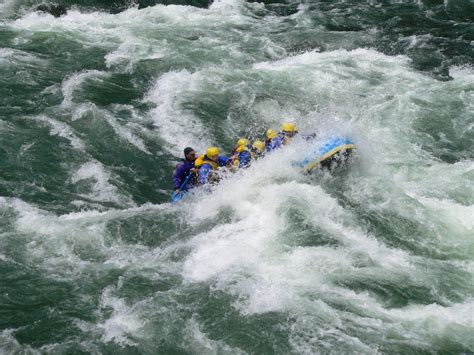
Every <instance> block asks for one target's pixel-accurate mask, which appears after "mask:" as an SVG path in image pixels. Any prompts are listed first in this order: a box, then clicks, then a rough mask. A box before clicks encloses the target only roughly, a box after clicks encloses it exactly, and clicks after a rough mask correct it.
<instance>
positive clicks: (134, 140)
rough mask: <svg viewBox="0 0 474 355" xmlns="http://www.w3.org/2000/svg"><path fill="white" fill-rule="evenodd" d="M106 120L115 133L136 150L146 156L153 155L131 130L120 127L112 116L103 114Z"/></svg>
mask: <svg viewBox="0 0 474 355" xmlns="http://www.w3.org/2000/svg"><path fill="white" fill-rule="evenodd" d="M103 115H104V118H105V120H106V121H107V122H108V123H109V125H110V126H111V127H112V128H113V130H114V132H115V133H116V134H117V135H118V136H119V137H121V138H122V139H124V140H126V141H127V142H128V143H130V144H131V145H133V146H134V147H135V148H137V149H139V150H141V151H142V152H144V153H146V154H151V153H150V151H149V150H148V149H147V148H146V146H145V143H144V142H143V140H142V139H141V138H139V137H137V136H136V135H135V134H133V133H132V132H131V130H130V129H128V128H126V127H124V126H122V125H120V124H119V123H118V121H117V119H116V118H114V117H113V116H112V115H110V114H108V113H106V112H103Z"/></svg>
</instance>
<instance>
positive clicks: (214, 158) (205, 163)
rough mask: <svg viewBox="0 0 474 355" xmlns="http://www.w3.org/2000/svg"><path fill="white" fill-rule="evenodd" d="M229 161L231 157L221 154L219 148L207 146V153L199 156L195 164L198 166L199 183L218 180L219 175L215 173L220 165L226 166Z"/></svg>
mask: <svg viewBox="0 0 474 355" xmlns="http://www.w3.org/2000/svg"><path fill="white" fill-rule="evenodd" d="M228 163H229V158H227V157H224V156H220V155H219V148H217V147H209V148H207V149H206V154H204V155H201V156H199V157H198V158H197V159H196V160H195V161H194V166H195V167H196V168H197V182H198V184H199V185H204V184H206V183H208V182H218V181H219V176H218V175H217V174H214V173H215V172H216V170H217V169H218V168H219V167H223V166H226V165H227V164H228Z"/></svg>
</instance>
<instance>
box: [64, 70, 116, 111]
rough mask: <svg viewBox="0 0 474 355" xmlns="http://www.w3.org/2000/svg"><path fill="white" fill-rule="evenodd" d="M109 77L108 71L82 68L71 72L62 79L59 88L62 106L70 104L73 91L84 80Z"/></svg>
mask: <svg viewBox="0 0 474 355" xmlns="http://www.w3.org/2000/svg"><path fill="white" fill-rule="evenodd" d="M107 77H109V74H108V73H105V72H102V71H99V70H84V71H82V72H80V73H76V74H73V75H71V76H69V77H67V78H66V79H65V80H63V83H62V84H61V89H62V93H63V97H64V100H63V103H62V105H63V106H71V105H72V104H73V99H74V91H76V90H77V89H79V88H80V86H81V85H82V84H83V83H84V81H86V80H90V79H103V78H107Z"/></svg>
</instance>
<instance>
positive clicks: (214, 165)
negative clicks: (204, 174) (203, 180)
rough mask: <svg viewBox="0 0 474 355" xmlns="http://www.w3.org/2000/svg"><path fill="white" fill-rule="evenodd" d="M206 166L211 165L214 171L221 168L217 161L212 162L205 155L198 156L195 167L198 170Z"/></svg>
mask: <svg viewBox="0 0 474 355" xmlns="http://www.w3.org/2000/svg"><path fill="white" fill-rule="evenodd" d="M205 164H209V165H210V166H211V168H212V170H216V169H217V168H218V167H219V164H217V163H216V162H215V161H212V160H211V159H208V158H207V157H206V156H205V155H200V156H198V157H197V158H196V160H195V161H194V166H195V167H196V168H198V169H199V168H200V167H201V166H203V165H205Z"/></svg>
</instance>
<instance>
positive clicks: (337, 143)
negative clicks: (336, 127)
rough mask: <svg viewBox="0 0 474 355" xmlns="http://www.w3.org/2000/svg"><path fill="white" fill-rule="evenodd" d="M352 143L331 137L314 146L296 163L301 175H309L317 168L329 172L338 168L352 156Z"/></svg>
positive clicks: (353, 147)
mask: <svg viewBox="0 0 474 355" xmlns="http://www.w3.org/2000/svg"><path fill="white" fill-rule="evenodd" d="M353 150H355V145H354V143H353V142H352V141H351V140H350V139H349V138H347V137H331V138H329V139H328V140H326V141H325V142H323V143H322V144H321V143H319V144H316V145H315V146H314V148H313V149H312V151H311V153H309V154H308V155H307V156H306V157H305V158H304V159H302V160H300V161H297V162H296V165H297V166H299V167H301V171H302V172H303V174H311V173H312V172H313V171H314V170H315V169H317V168H318V167H323V168H327V169H329V170H331V171H333V170H334V169H336V168H337V167H339V166H340V165H341V164H342V163H344V162H345V161H347V159H348V158H349V157H350V156H351V155H352V152H353Z"/></svg>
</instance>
